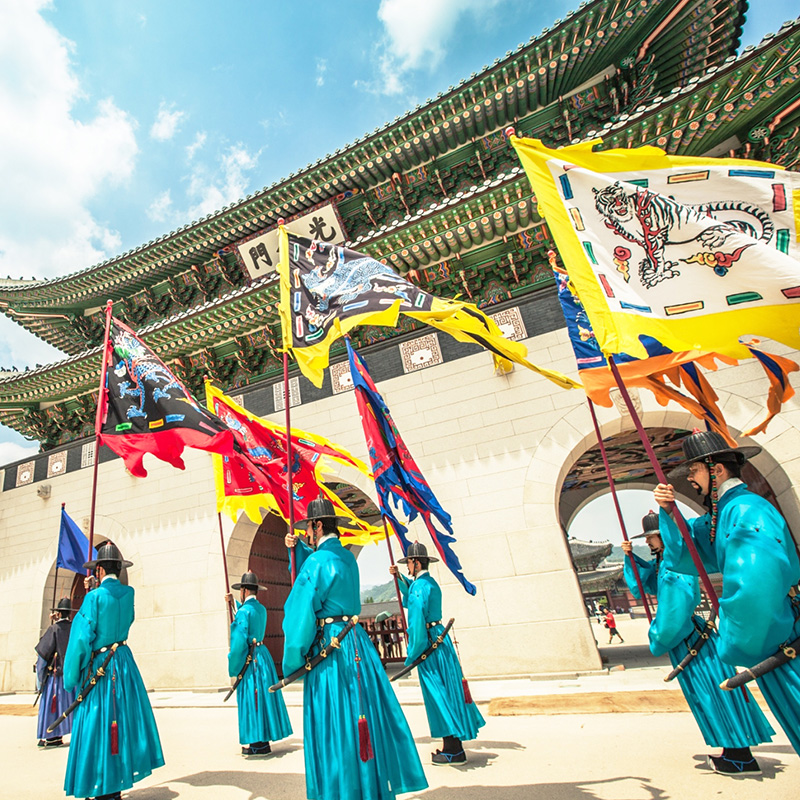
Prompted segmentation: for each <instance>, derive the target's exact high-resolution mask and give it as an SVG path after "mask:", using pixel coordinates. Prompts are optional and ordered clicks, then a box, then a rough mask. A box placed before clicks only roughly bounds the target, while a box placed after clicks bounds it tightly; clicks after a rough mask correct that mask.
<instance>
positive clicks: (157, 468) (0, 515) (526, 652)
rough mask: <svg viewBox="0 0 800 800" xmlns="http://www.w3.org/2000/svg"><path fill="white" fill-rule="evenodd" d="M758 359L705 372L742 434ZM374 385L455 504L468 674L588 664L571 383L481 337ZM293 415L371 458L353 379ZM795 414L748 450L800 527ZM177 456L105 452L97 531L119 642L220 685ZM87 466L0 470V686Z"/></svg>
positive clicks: (29, 642) (232, 551)
mask: <svg viewBox="0 0 800 800" xmlns="http://www.w3.org/2000/svg"><path fill="white" fill-rule="evenodd" d="M526 344H527V345H528V347H529V350H530V352H531V360H533V361H535V362H536V363H537V364H539V365H541V366H545V367H551V368H555V369H560V370H562V371H564V372H568V373H570V374H574V373H575V370H574V361H573V358H572V354H571V349H570V347H569V345H568V343H567V339H566V331H565V330H555V331H551V332H549V333H544V334H541V335H539V336H536V337H534V338H532V339H529V340H527V341H526ZM775 350H776V351H777V352H782V353H783V352H786V351H785V349H783V348H778V347H775ZM790 355H791V354H790ZM377 357H379V354H378V355H377V356H376V358H377ZM367 358H368V360H369V358H370V356H369V353H368V354H367ZM761 375H762V373H761V371H760V369H759V368H758V367H757V365H755V364H746V365H744V366H738V367H729V368H725V369H723V370H721V371H720V372H719V373H716V374H713V375H712V376H711V381H712V383H713V384H714V386H715V387H717V388H718V391H719V394H720V403H721V405H722V407H723V409H724V412H725V414H726V417H727V418H728V420H729V423H730V425H731V426H732V428H733V430H734V432H736V433H738V432H739V431H741V430H744V429H746V428H747V427H748V426H749V425H752V424H753V423H754V422H755V420H756V419H758V418H759V416H760V415H761V414H762V413H763V407H762V403H763V398H764V396H765V394H766V388H767V382H766V379H765V378H763V377H762V376H761ZM379 388H380V390H381V392H382V393H383V394H384V397H385V399H386V401H387V403H388V405H389V407H390V409H391V411H392V414H393V416H394V419H395V421H396V423H397V425H398V427H399V428H400V430H401V432H402V434H403V436H404V438H405V440H406V443H407V444H408V446H409V447H410V449H411V451H412V452H413V454H414V456H415V458H416V459H417V461H418V463H419V466H420V467H421V469H422V470H423V472H424V474H425V475H426V477H427V479H428V481H429V483H430V485H431V487H432V488H433V490H434V492H435V493H436V495H437V496H438V498H439V499H440V501H441V502H442V505H443V506H444V508H445V509H447V510H448V511H449V512H450V513H451V515H452V517H453V523H454V526H455V531H456V535H457V537H458V544H457V546H456V550H457V552H458V554H459V556H460V558H461V563H462V565H463V568H464V573H465V574H466V575H467V577H468V578H469V579H470V580H471V581H473V582H474V583H475V585H476V586H477V590H478V591H477V595H476V596H475V597H471V596H469V595H467V594H466V593H465V592H464V590H463V589H462V588H461V586H460V585H459V584H458V583H457V582H456V581H455V579H454V578H453V577H452V576H451V574H450V573H449V572H448V571H446V570H443V569H442V568H441V565H440V564H437V565H434V566H433V569H432V571H433V572H434V574H435V575H436V577H437V579H438V580H439V581H440V582H441V584H442V586H443V591H444V601H445V602H444V608H445V614H446V615H447V616H448V617H450V616H453V617H455V618H456V620H457V632H458V637H459V642H460V649H461V655H462V658H463V660H464V666H465V670H466V672H467V673H468V674H469V675H471V676H475V677H478V676H488V675H519V674H524V675H528V674H532V673H550V672H571V673H574V672H579V671H587V670H595V669H599V668H600V659H599V656H598V652H597V648H596V645H595V641H594V637H593V635H592V630H591V627H590V625H589V623H588V621H587V619H586V612H585V610H584V605H583V602H582V600H581V595H580V591H579V588H578V581H577V578H576V575H575V573H574V571H573V569H572V565H571V561H570V556H569V552H568V549H567V546H566V543H565V540H564V536H563V533H562V528H561V522H560V517H559V507H558V506H559V502H560V490H561V484H562V481H563V478H564V476H565V475H566V474H567V472H568V471H569V469H570V468H571V466H572V465H573V464H574V462H575V461H576V460H577V459H578V458H579V457H580V455H581V454H582V453H583V452H585V450H586V449H588V448H589V447H592V446H593V445H594V443H595V440H594V433H593V429H592V426H591V420H590V418H589V414H588V411H587V409H586V405H585V400H584V396H583V394H582V393H581V392H579V391H575V390H573V391H564V390H561V389H559V388H558V387H556V386H555V385H553V384H551V383H550V382H549V381H547V380H545V379H544V378H541V377H539V376H538V375H536V374H534V373H532V372H529V371H527V370H523V369H521V368H519V367H518V368H516V369H515V370H514V371H513V372H512V373H510V374H508V375H496V374H495V373H494V371H493V369H492V364H491V358H490V356H489V355H488V354H487V353H477V354H474V355H468V356H466V357H461V358H458V359H456V360H453V361H449V362H445V363H443V364H439V365H436V366H429V367H426V368H422V369H418V370H415V371H411V372H410V373H408V374H405V375H402V376H398V377H394V378H389V379H387V380H382V381H381V382H380V385H379ZM639 401H640V403H641V406H642V412H643V417H644V421H645V424H646V425H648V426H653V427H656V426H662V425H665V426H672V427H684V428H686V427H692V425H693V424H694V423H693V421H692V418H691V417H689V416H688V415H687V414H686V413H685V412H683V410H682V409H680V408H677V407H673V406H672V405H670V406H669V407H668V408H662V407H660V406H658V405H657V404H656V403H655V401H653V400H652V398H651V397H650V396H649V395H648V394H646V393H644V392H642V393H641V395H640V398H639ZM244 402H245V405H246V406H247V404H248V397H247V395H246V394H245V397H244ZM598 411H599V417H600V424H601V428H602V430H603V434H604V435H606V436H608V435H611V434H613V433H616V432H618V431H620V430H622V429H623V428H627V427H630V425H631V423H630V419H629V418H628V417H627V415H626V414H621V413H620V412H619V411H618V410H617V408H616V407H614V408H611V409H598ZM279 417H282V415H281V414H277V415H273V418H275V419H279ZM292 419H293V424H295V425H296V426H297V427H299V428H305V429H308V430H313V431H316V432H318V433H321V434H323V435H326V436H328V437H330V438H331V439H333V440H334V441H336V442H338V443H339V444H341V445H343V446H344V447H346V448H348V449H350V450H351V451H352V452H353V453H354V454H355V455H358V456H360V457H361V458H365V457H366V452H365V445H364V440H363V434H362V431H361V426H360V421H359V419H358V416H357V411H356V404H355V398H354V397H353V395H352V392H342V393H339V394H333V395H328V396H326V397H323V398H321V399H317V400H315V401H313V402H308V403H304V404H303V405H300V406H296V407H295V408H294V409H293V417H292ZM798 427H800V406H798V404H797V402H795V401H794V400H793V401H791V403H790V404H789V407H788V408H787V410H786V411H785V412H784V413H783V414H782V415H781V417H779V418H778V419H776V420H774V421H773V422H772V424H771V425H770V428H769V431H768V433H767V434H766V435H760V436H758V437H756V439H755V441H756V442H758V443H759V444H762V445H763V446H764V447H765V452H764V453H763V454H762V455H760V456H759V457H758V458H757V459H756V460H755V462H754V463H755V465H756V466H757V467H758V468H759V470H760V471H761V472H762V474H763V475H764V476H765V477H766V478H767V480H768V481H769V482H770V484H771V485H772V487H773V489H774V491H775V493H776V495H777V496H778V500H779V502H780V503H781V506H782V508H783V509H784V512H785V513H786V516H787V519H788V521H789V524H790V526H791V527H792V529H793V530H794V531H798V530H800V504H798V499H797V495H796V491H795V484H796V483H797V481H798V477H800V430H798ZM185 460H186V464H187V469H186V471H184V472H181V471H178V470H175V469H173V468H172V467H170V466H168V465H166V464H163V463H161V462H158V461H156V460H155V459H152V458H150V457H148V458H147V459H146V465H147V468H148V470H149V472H150V475H149V477H148V478H146V479H137V478H133V477H131V476H130V475H128V474H127V473H126V471H125V470H124V467H123V465H122V462H121V461H119V460H118V459H115V460H112V461H107V462H105V463H101V464H100V494H99V497H98V518H97V530H96V535H97V536H98V537H104V536H108V537H110V538H112V539H113V540H114V541H116V542H117V543H118V544H119V546H120V547H121V549H122V551H123V553H124V554H125V556H126V557H127V558H129V559H130V560H132V561H133V562H134V566H133V567H132V568H131V569H130V570H129V580H130V583H131V585H132V586H134V587H135V588H136V592H137V603H136V613H137V621H136V623H135V625H134V627H133V629H132V632H131V636H130V644H131V647H132V648H133V650H134V652H135V653H136V657H137V660H138V662H139V664H140V667H141V670H142V674H143V676H144V680H145V683H146V684H147V685H148V687H151V688H175V687H207V686H222V685H225V684H226V683H227V679H226V675H227V671H226V661H225V654H226V649H227V633H226V626H227V622H226V615H225V608H224V606H223V604H222V594H223V591H224V581H223V576H222V571H221V556H220V535H219V528H218V522H217V515H216V513H215V498H214V486H213V480H212V470H211V459H210V456H208V455H207V454H205V453H201V452H197V451H187V452H186V454H185ZM11 469H15V467H11ZM91 472H92V471H91V469H89V468H83V469H78V470H74V471H71V472H66V473H65V474H60V475H54V476H52V477H49V478H47V479H46V481H42V480H37V481H35V482H33V483H31V484H29V485H23V486H19V487H16V488H11V489H9V488H8V485H9V481H8V480H6V481H5V482H4V483H2V482H0V485H5V487H6V490H5V491H4V492H2V493H0V691H13V690H27V689H31V688H32V687H33V675H32V672H31V665H32V664H33V661H34V654H33V646H34V644H35V643H36V640H37V637H38V635H39V633H40V630H41V626H42V624H43V620H44V619H45V617H46V610H45V609H46V608H49V606H50V602H51V592H52V579H53V565H54V559H55V553H56V539H57V532H58V522H59V512H60V505H61V503H62V502H66V504H67V511H68V512H69V513H70V515H71V516H72V517H73V519H75V520H76V521H77V522H78V523H79V524H81V525H82V526H83V525H84V523H85V520H86V518H87V517H88V514H89V501H90V486H91ZM338 477H340V478H342V479H344V480H349V481H351V482H352V483H354V484H355V485H357V486H358V487H359V488H361V489H363V490H364V491H366V492H367V493H368V494H370V495H371V496H373V497H374V491H372V490H371V489H370V487H369V486H368V485H366V482H365V480H364V479H363V478H361V477H360V476H359V475H358V474H357V473H356V472H355V471H354V470H350V471H349V472H348V471H345V470H344V468H341V469H340V470H339V473H338ZM43 482H45V483H48V484H50V485H51V490H52V491H51V495H50V497H49V498H46V499H45V498H43V497H40V496H39V495H38V488H39V487H40V486H41V485H42V483H43ZM573 513H574V510H573V511H571V512H570V513H568V514H567V515H566V517H571V516H572V514H573ZM415 525H417V523H415ZM254 534H255V526H254V525H252V524H251V523H249V522H248V521H247V520H240V521H239V522H238V523H237V524H236V525H235V526H234V524H233V523H232V522H231V521H229V520H225V521H224V538H225V542H226V548H227V551H228V555H229V572H230V575H231V576H232V577H238V576H239V575H240V574H241V572H242V571H243V570H244V568H245V565H246V561H247V555H248V553H249V545H250V542H251V541H252V538H253V536H254ZM416 536H418V537H419V539H420V541H423V542H425V541H427V534H426V532H425V531H424V529H423V528H422V527H421V526H418V527H414V528H412V537H416Z"/></svg>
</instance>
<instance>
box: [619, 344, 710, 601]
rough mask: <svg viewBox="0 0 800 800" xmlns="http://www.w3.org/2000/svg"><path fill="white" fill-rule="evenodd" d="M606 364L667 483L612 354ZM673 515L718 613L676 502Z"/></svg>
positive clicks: (658, 472)
mask: <svg viewBox="0 0 800 800" xmlns="http://www.w3.org/2000/svg"><path fill="white" fill-rule="evenodd" d="M608 365H609V366H610V367H611V373H612V374H613V376H614V380H615V381H616V382H617V386H618V387H619V391H620V394H622V399H623V400H624V401H625V405H626V407H627V409H628V413H629V414H630V415H631V419H632V420H633V424H634V425H635V426H636V430H637V431H638V433H639V438H640V439H641V440H642V445H643V446H644V449H645V452H646V453H647V457H648V458H649V459H650V463H651V464H652V466H653V469H654V470H655V473H656V478H657V479H658V482H659V483H664V484H665V483H667V476H666V475H665V474H664V470H662V469H661V464H659V463H658V459H657V458H656V454H655V451H654V450H653V445H651V444H650V440H649V439H648V438H647V433H645V430H644V426H643V425H642V421H641V420H640V419H639V415H638V414H637V413H636V409H635V408H634V407H633V401H632V400H631V396H630V395H629V394H628V390H627V389H626V388H625V383H624V382H623V380H622V376H621V375H620V374H619V370H618V369H617V365H616V364H615V363H614V357H613V356H609V357H608ZM673 516H674V517H675V522H676V524H677V526H678V530H679V531H680V532H681V536H682V537H683V541H684V542H685V543H686V547H687V549H688V550H689V555H690V556H691V557H692V561H693V562H694V565H695V568H696V569H697V574H698V575H699V576H700V581H701V582H702V584H703V588H704V589H705V590H706V594H707V595H708V599H709V600H710V601H711V606H712V608H713V610H714V614H717V613H719V600H718V598H717V593H716V592H715V591H714V587H713V586H712V585H711V578H709V577H708V572H706V568H705V567H704V566H703V562H702V560H701V559H700V554H699V553H698V552H697V548H696V547H695V544H694V542H693V541H692V537H691V536H690V535H689V529H688V528H687V527H686V520H685V519H684V518H683V515H682V514H681V512H680V509H679V508H678V504H677V503H675V504H674V506H673Z"/></svg>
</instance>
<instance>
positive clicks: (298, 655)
mask: <svg viewBox="0 0 800 800" xmlns="http://www.w3.org/2000/svg"><path fill="white" fill-rule="evenodd" d="M322 583H323V576H322V569H321V568H320V564H319V563H318V562H317V561H316V560H315V559H309V560H307V562H306V564H305V568H304V569H303V571H302V572H298V574H297V580H295V582H294V586H292V591H291V592H289V597H288V598H287V600H286V605H285V606H284V617H283V634H284V637H285V639H284V644H283V674H284V676H286V675H289V674H290V673H292V672H294V671H295V670H296V669H299V668H300V667H302V666H303V664H304V663H305V657H306V653H308V651H309V650H310V649H311V645H312V644H313V643H314V639H315V638H316V635H317V615H318V614H319V612H320V611H321V609H322V601H321V599H320V598H321V597H322V596H324V594H323V593H322V591H321V589H322V588H323V587H322Z"/></svg>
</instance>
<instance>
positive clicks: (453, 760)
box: [431, 750, 467, 766]
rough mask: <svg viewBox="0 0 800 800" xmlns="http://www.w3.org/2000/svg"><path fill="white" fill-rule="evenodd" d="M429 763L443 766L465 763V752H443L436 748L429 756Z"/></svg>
mask: <svg viewBox="0 0 800 800" xmlns="http://www.w3.org/2000/svg"><path fill="white" fill-rule="evenodd" d="M431 763H432V764H438V765H445V766H447V765H457V764H466V763H467V754H466V753H465V752H464V751H463V750H460V751H459V752H458V753H443V752H442V751H441V750H437V751H436V752H435V753H434V754H433V756H432V757H431Z"/></svg>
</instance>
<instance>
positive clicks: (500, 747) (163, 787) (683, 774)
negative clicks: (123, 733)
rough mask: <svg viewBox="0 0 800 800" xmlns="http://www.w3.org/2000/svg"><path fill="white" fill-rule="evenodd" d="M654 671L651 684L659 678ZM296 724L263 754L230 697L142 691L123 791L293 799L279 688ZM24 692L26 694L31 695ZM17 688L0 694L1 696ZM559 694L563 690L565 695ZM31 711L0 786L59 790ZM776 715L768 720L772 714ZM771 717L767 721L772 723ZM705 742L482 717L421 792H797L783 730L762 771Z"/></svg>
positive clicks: (473, 795)
mask: <svg viewBox="0 0 800 800" xmlns="http://www.w3.org/2000/svg"><path fill="white" fill-rule="evenodd" d="M662 676H663V670H662V669H660V668H658V667H656V668H650V669H640V670H626V671H625V672H612V673H610V674H605V675H601V674H598V675H594V676H589V677H584V678H575V679H572V680H569V679H558V680H549V681H546V680H545V681H516V682H514V681H496V682H495V681H475V682H472V683H471V686H472V689H473V695H476V696H477V697H478V698H479V700H480V701H481V709H482V710H483V711H484V713H485V712H486V710H487V705H486V703H485V701H486V700H488V699H490V698H491V697H498V696H514V695H521V694H531V693H537V692H539V693H547V694H562V695H568V694H569V692H586V691H596V690H597V689H598V687H599V688H600V689H601V690H605V691H608V692H619V691H623V692H624V691H629V690H634V689H635V690H645V691H648V690H652V691H656V690H658V689H659V688H661V686H664V684H663V680H662ZM659 683H660V684H661V686H659ZM398 694H399V695H400V696H401V697H404V702H406V703H407V704H406V705H405V710H406V714H407V717H408V720H409V724H410V725H411V729H412V731H413V732H414V734H415V736H416V742H417V748H418V751H419V753H420V757H421V758H422V759H423V763H424V764H426V765H427V764H428V763H429V754H430V752H431V750H432V749H433V743H432V742H431V740H430V739H429V738H428V730H427V725H426V721H425V712H424V708H423V707H422V706H421V705H420V704H419V701H420V698H419V690H418V688H415V687H414V686H412V685H407V686H405V687H403V688H401V689H400V690H399V691H398ZM287 695H288V697H287V699H288V701H289V702H288V705H289V710H290V716H291V719H292V724H293V726H294V729H295V731H296V734H295V735H294V736H292V737H291V738H289V739H286V740H284V741H282V742H279V743H277V744H276V745H275V746H274V754H273V755H272V756H270V757H267V758H256V757H250V758H245V757H242V756H241V755H240V754H239V745H238V742H237V727H236V709H235V707H233V706H231V707H228V706H227V705H226V706H223V705H222V702H221V700H222V695H220V694H218V693H214V694H202V693H189V692H186V693H179V692H173V693H166V692H160V693H155V694H153V695H152V698H153V704H154V706H155V713H156V719H157V722H158V727H159V731H160V733H161V739H162V745H163V749H164V753H165V758H166V761H167V764H166V766H164V767H162V768H161V769H159V770H157V771H156V772H155V773H154V774H153V775H151V776H150V777H149V778H147V779H145V780H143V781H141V782H140V783H138V784H136V785H135V786H134V788H133V789H132V790H130V791H129V792H126V793H124V794H123V797H124V798H125V799H126V800H174V799H175V798H181V800H184V798H187V799H189V798H190V799H191V800H302V799H303V798H305V783H304V776H303V750H302V739H301V737H300V735H299V734H300V731H301V730H302V718H301V717H302V711H301V707H300V700H301V694H300V693H299V692H290V693H287ZM30 699H32V698H30ZM27 701H28V697H27V696H20V695H16V696H8V697H2V698H0V702H2V703H4V704H9V705H11V704H19V703H22V702H27ZM565 702H566V701H565ZM35 724H36V721H35V718H33V717H17V716H0V742H2V748H0V797H2V798H14V800H34V799H35V800H42V799H43V798H60V797H63V796H64V795H63V791H62V788H61V787H62V782H63V775H64V766H65V764H66V759H67V749H66V748H61V749H56V750H47V751H42V750H39V749H38V748H37V747H36V742H35ZM773 724H774V723H773ZM775 727H777V726H775ZM707 750H708V749H707V748H706V747H705V745H704V744H703V741H702V738H701V737H700V734H699V732H698V730H697V727H696V725H695V724H694V720H693V718H692V717H691V715H690V714H688V713H670V714H661V713H656V714H638V713H637V714H584V715H559V716H535V717H487V725H486V727H485V728H483V730H482V731H481V737H480V739H478V740H476V741H475V742H473V743H471V745H470V746H469V747H468V753H469V759H470V760H469V764H468V765H467V766H466V767H462V768H450V767H433V766H426V773H427V776H428V781H429V783H430V788H429V789H428V790H427V791H425V792H421V793H419V794H416V795H405V796H401V800H406V798H409V800H410V798H412V797H419V798H425V800H455V799H456V798H458V800H486V798H497V800H667V798H676V799H679V800H684V799H685V798H692V800H706V798H708V799H709V800H710V799H711V798H719V797H722V798H725V800H761V799H762V798H764V800H783V798H787V799H788V798H790V797H791V798H794V797H796V795H797V786H798V785H800V758H798V756H797V755H796V754H795V753H794V751H793V750H792V749H791V747H790V746H789V743H788V741H787V740H786V737H785V736H784V735H783V733H782V732H781V733H779V734H778V735H777V736H776V737H775V740H774V741H773V742H772V743H771V744H768V745H763V746H761V747H759V748H758V749H757V751H756V753H757V756H758V758H759V760H760V762H761V764H762V767H763V770H764V775H763V776H762V777H760V778H748V779H731V778H724V777H722V776H718V775H715V774H713V773H711V772H709V771H708V770H706V769H705V767H704V755H705V753H706V752H707Z"/></svg>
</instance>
